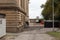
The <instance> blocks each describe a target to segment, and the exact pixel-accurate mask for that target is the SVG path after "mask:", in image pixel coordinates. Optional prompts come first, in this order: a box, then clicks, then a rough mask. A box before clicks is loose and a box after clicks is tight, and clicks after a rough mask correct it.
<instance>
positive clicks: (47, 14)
mask: <svg viewBox="0 0 60 40" xmlns="http://www.w3.org/2000/svg"><path fill="white" fill-rule="evenodd" d="M53 3H54V8H52V5H53ZM43 8H44V9H43V11H42V15H43V17H44V18H45V19H46V20H49V19H50V20H52V19H53V18H52V17H53V15H52V14H53V9H54V19H55V20H60V0H54V2H53V1H52V0H48V1H47V2H46V4H45V6H44V7H43Z"/></svg>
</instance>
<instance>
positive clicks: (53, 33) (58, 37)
mask: <svg viewBox="0 0 60 40" xmlns="http://www.w3.org/2000/svg"><path fill="white" fill-rule="evenodd" d="M47 34H49V35H51V36H53V37H55V38H56V39H57V40H60V32H47Z"/></svg>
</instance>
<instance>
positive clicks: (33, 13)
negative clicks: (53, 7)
mask: <svg viewBox="0 0 60 40" xmlns="http://www.w3.org/2000/svg"><path fill="white" fill-rule="evenodd" d="M46 1H47V0H30V1H29V18H30V19H34V18H36V17H37V16H39V18H43V16H42V15H41V12H42V10H43V8H41V7H40V6H41V5H42V4H45V3H46Z"/></svg>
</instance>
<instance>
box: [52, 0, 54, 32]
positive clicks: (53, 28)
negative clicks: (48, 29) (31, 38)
mask: <svg viewBox="0 0 60 40" xmlns="http://www.w3.org/2000/svg"><path fill="white" fill-rule="evenodd" d="M52 11H53V12H52V16H53V31H54V0H52Z"/></svg>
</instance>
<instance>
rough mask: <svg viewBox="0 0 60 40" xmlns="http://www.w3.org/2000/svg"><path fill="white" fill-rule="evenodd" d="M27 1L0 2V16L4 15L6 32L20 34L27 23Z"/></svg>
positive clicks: (1, 0)
mask: <svg viewBox="0 0 60 40" xmlns="http://www.w3.org/2000/svg"><path fill="white" fill-rule="evenodd" d="M28 5H29V0H0V14H5V15H6V16H5V18H6V31H7V32H20V31H22V30H23V28H24V25H25V22H26V21H28Z"/></svg>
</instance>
